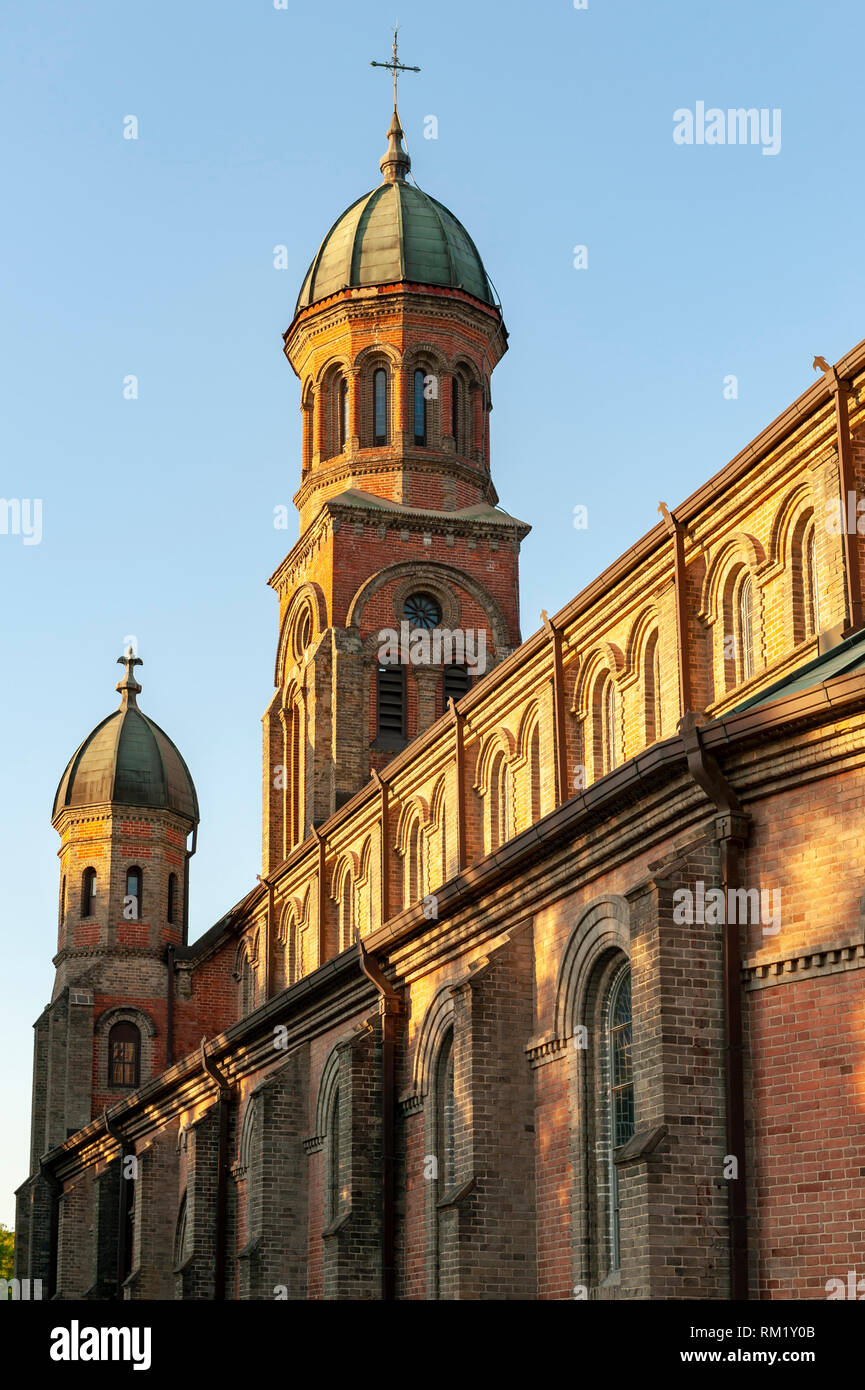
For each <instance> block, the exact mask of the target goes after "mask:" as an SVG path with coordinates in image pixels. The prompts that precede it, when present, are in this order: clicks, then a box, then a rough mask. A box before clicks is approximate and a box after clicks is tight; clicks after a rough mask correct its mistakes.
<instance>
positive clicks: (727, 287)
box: [0, 0, 865, 1223]
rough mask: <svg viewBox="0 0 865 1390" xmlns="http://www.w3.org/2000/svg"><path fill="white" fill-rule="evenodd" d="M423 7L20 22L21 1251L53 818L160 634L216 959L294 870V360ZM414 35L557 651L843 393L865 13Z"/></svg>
mask: <svg viewBox="0 0 865 1390" xmlns="http://www.w3.org/2000/svg"><path fill="white" fill-rule="evenodd" d="M396 4H397V0H391V3H389V4H388V5H382V4H379V3H378V2H377V0H367V3H364V4H362V5H358V4H357V3H349V0H329V3H328V4H327V5H320V4H309V3H305V0H288V8H287V9H286V10H278V9H276V8H274V4H273V0H235V3H228V2H227V0H211V2H210V3H207V4H203V3H192V0H186V3H182V2H181V3H178V0H174V2H173V3H167V2H166V0H149V3H148V4H146V5H135V6H130V5H122V4H118V3H117V0H90V2H89V3H88V4H86V5H69V4H68V3H58V2H57V0H41V3H39V4H36V5H34V4H33V0H6V4H5V5H4V11H3V17H2V24H3V30H4V32H3V57H2V68H3V83H2V89H3V95H2V99H0V113H2V129H3V133H4V140H3V146H4V148H3V155H2V183H3V195H4V196H3V202H4V215H3V217H2V219H0V243H2V259H3V264H4V268H5V274H4V276H3V282H4V283H3V287H2V317H0V321H2V325H3V333H2V339H0V354H2V370H0V429H2V455H0V457H2V472H0V495H2V496H4V497H6V498H30V499H35V498H39V499H41V500H42V506H43V536H42V540H41V543H40V544H38V545H30V546H26V545H24V544H23V538H22V537H20V536H18V537H16V536H11V535H0V572H2V596H3V605H2V614H3V621H2V636H0V642H2V648H0V650H2V671H3V680H2V685H0V700H2V729H3V758H2V766H3V781H2V788H3V795H2V804H0V815H2V834H0V853H2V865H0V872H2V900H3V909H4V910H3V916H2V923H3V933H4V940H3V946H4V949H5V953H6V960H7V970H6V972H5V980H4V988H3V1002H4V1015H3V1024H4V1027H3V1040H4V1046H3V1048H2V1051H0V1104H2V1115H3V1121H4V1124H3V1130H4V1142H3V1144H2V1146H0V1169H2V1172H0V1220H3V1221H6V1222H7V1223H8V1222H10V1221H11V1218H12V1198H11V1192H12V1189H13V1188H14V1186H16V1185H17V1184H18V1183H19V1182H20V1181H21V1180H23V1178H24V1177H25V1176H26V1173H27V1145H28V1138H27V1136H28V1130H29V1105H30V1084H31V1077H30V1065H31V1048H32V1033H31V1025H32V1023H33V1021H34V1019H35V1018H36V1016H37V1015H38V1013H39V1012H40V1010H41V1008H42V1007H43V1005H44V1004H45V1003H46V1001H47V1000H48V998H49V996H50V993H51V986H52V979H53V968H52V965H51V957H52V954H53V952H54V950H55V949H56V916H57V859H56V851H57V847H58V843H59V841H58V839H57V836H56V833H55V832H54V830H52V828H51V825H50V814H51V805H52V798H53V795H54V791H55V788H56V784H57V781H58V779H59V777H60V774H61V772H62V770H63V768H64V765H65V764H66V762H67V760H68V759H69V757H70V756H71V754H72V753H73V751H74V750H75V748H76V747H77V745H78V743H79V742H80V741H81V739H82V738H83V737H84V736H85V735H86V734H87V733H88V732H89V730H90V729H91V728H92V727H93V726H94V725H95V724H96V723H97V722H98V721H99V720H100V719H101V718H103V717H104V715H106V714H107V713H108V712H109V711H110V710H111V709H113V708H114V707H115V704H116V702H117V696H116V695H115V693H114V689H113V687H114V684H115V682H116V681H117V679H118V678H119V676H120V674H121V672H120V668H119V667H117V666H115V658H116V657H117V656H118V655H119V653H120V650H121V644H122V642H123V639H124V637H125V636H127V635H128V634H134V635H135V636H136V637H137V638H138V642H139V650H140V653H141V655H142V657H143V658H144V662H145V664H144V667H143V668H142V670H141V671H140V672H139V676H140V679H141V681H142V684H143V687H144V693H143V696H142V700H141V703H142V707H143V708H144V709H145V710H146V712H147V713H148V714H150V715H151V716H152V717H153V718H154V719H156V721H157V722H158V723H159V724H161V725H162V726H163V728H165V729H166V730H167V732H168V733H169V734H170V735H171V736H172V738H173V739H174V740H175V741H176V742H177V744H178V745H179V747H180V749H181V751H182V752H183V754H184V756H185V757H186V760H187V762H188V763H189V766H190V768H191V770H192V774H193V777H194V778H195V781H196V784H197V787H198V793H199V799H200V802H201V813H202V822H201V828H200V833H199V850H198V854H197V855H196V858H195V859H194V860H193V866H192V880H191V937H193V938H194V937H195V936H197V935H199V934H200V933H201V932H202V931H204V930H206V928H207V927H209V926H210V925H211V924H212V923H213V922H214V921H215V920H216V919H217V917H219V916H220V915H221V914H222V913H223V912H224V911H225V910H226V909H227V908H228V907H229V906H230V905H231V904H232V903H234V902H235V901H236V900H237V899H238V898H239V897H240V896H241V895H242V894H243V893H244V892H245V891H246V890H247V889H248V888H249V887H250V886H251V885H252V884H253V882H254V879H255V874H256V872H257V871H258V870H259V867H260V859H259V856H260V780H261V775H260V756H261V726H260V722H259V721H260V717H261V714H262V712H263V710H264V708H265V706H266V704H267V702H268V700H269V698H270V695H271V693H272V685H271V679H272V671H273V658H274V646H275V639H276V615H277V606H276V599H275V596H274V595H273V594H272V593H271V592H270V591H269V590H268V589H267V588H266V587H265V580H266V578H267V576H268V575H269V574H270V573H271V572H272V570H273V569H274V568H275V566H276V565H277V563H278V562H279V561H280V560H281V558H282V556H283V554H284V553H285V550H286V549H287V547H288V544H290V543H291V541H292V540H293V539H294V534H295V533H294V532H292V533H291V535H290V536H289V538H288V540H287V537H286V532H285V531H276V530H274V528H273V524H272V522H273V509H274V507H275V506H277V505H278V504H281V503H284V504H289V505H290V503H291V497H292V494H293V492H294V489H295V487H296V483H297V478H298V470H299V439H300V432H299V418H300V417H299V411H298V388H297V383H296V380H295V378H294V376H293V374H292V372H291V370H290V368H289V367H288V365H287V363H286V361H285V359H284V358H283V356H282V352H281V334H282V332H283V331H284V329H285V328H286V327H287V325H288V323H289V321H290V319H291V315H292V309H293V306H294V301H295V297H296V294H297V291H298V288H299V285H300V283H301V280H302V277H303V275H304V272H305V270H306V268H307V265H308V263H309V262H310V260H311V259H312V256H313V254H314V253H315V250H316V248H317V246H318V243H319V241H320V240H321V238H322V236H323V235H324V233H325V232H326V231H327V229H328V227H329V226H330V224H331V223H332V221H333V220H334V219H335V217H336V216H337V215H338V214H339V213H340V212H341V211H342V209H343V208H344V207H346V206H347V205H348V204H349V203H350V202H352V201H353V200H354V199H355V198H357V197H358V196H360V195H361V194H362V193H364V192H365V191H367V190H368V189H369V188H372V187H373V186H374V185H375V184H376V183H377V182H378V181H379V173H378V160H379V158H380V156H381V154H382V153H383V151H384V148H385V131H386V128H387V125H388V121H389V117H390V108H389V78H388V77H387V75H386V74H384V73H382V72H377V71H374V70H373V69H371V68H370V67H369V62H370V59H372V58H377V59H382V58H386V57H387V56H388V52H389V45H390V32H389V30H390V26H391V25H392V23H393V19H394V14H393V8H394V5H396ZM398 9H399V18H400V23H401V26H402V29H401V57H402V59H403V60H404V61H405V62H408V63H418V64H420V65H421V66H422V67H423V72H422V74H421V75H420V76H416V75H411V76H408V77H406V78H405V79H404V80H403V82H402V84H401V99H400V106H401V114H402V118H403V124H404V126H405V129H406V136H407V143H408V146H409V149H410V152H411V154H412V157H413V165H414V173H415V176H416V178H417V180H418V182H419V184H420V185H421V187H422V188H424V189H426V190H427V191H429V192H430V193H432V194H434V195H435V196H436V197H437V198H439V199H440V200H441V201H442V202H444V203H445V204H447V205H448V206H449V207H451V208H452V209H453V210H454V212H455V213H456V214H457V215H458V216H459V218H460V219H461V220H462V221H463V222H464V223H465V225H466V226H467V228H468V230H469V232H470V233H471V234H472V236H473V237H474V239H475V241H476V242H477V245H478V247H479V249H480V251H481V254H482V255H483V257H484V260H485V262H486V265H487V268H488V271H489V273H490V275H491V276H492V278H493V281H494V283H495V285H496V287H497V289H498V291H499V293H500V295H501V299H502V304H503V307H504V313H505V320H506V323H507V325H508V328H509V331H510V343H511V347H510V351H509V352H508V354H507V356H506V357H505V359H504V361H503V362H502V363H501V365H500V366H499V368H498V369H497V371H496V374H495V378H494V382H493V401H494V407H495V408H494V412H493V417H492V430H493V435H492V440H493V455H492V464H493V473H494V477H495V481H496V486H497V487H498V490H499V494H500V497H501V502H502V505H503V506H504V507H505V508H507V510H508V511H511V512H513V513H514V514H516V515H517V516H520V517H522V518H524V519H525V520H527V521H529V522H531V523H532V525H533V527H534V530H533V532H532V534H531V535H530V537H529V538H528V540H527V542H526V544H525V546H524V549H523V561H522V600H523V633H524V635H528V634H529V633H530V632H532V631H533V630H534V629H535V628H536V627H537V626H538V614H539V612H540V609H541V608H546V609H548V610H549V611H550V612H551V613H552V612H554V611H555V610H556V609H557V608H559V607H561V606H562V605H563V604H564V603H565V602H566V601H567V600H568V599H569V598H570V597H571V596H572V595H573V594H574V593H576V592H577V591H578V590H579V589H580V588H581V587H582V586H583V585H584V584H585V583H586V582H587V581H588V580H589V579H591V578H592V577H593V576H594V575H595V574H596V573H597V572H598V571H599V570H600V569H601V568H602V567H603V566H604V565H605V564H607V563H608V562H609V561H611V560H613V559H614V558H615V557H616V556H617V555H618V554H620V553H621V551H622V550H624V549H625V548H626V547H627V546H628V545H629V544H630V543H631V542H632V541H634V540H635V538H636V537H638V536H639V535H641V534H642V533H643V532H644V531H646V530H648V529H649V528H650V527H651V526H652V525H653V524H654V522H655V520H656V519H657V510H656V509H657V504H658V501H659V500H660V499H663V500H664V501H666V502H667V503H669V505H670V506H674V505H675V504H676V503H677V502H678V501H680V500H681V499H682V498H683V497H684V496H686V495H687V494H688V493H689V492H691V491H692V490H693V489H694V488H695V487H696V486H697V485H698V484H699V483H700V482H701V481H703V480H704V479H705V478H707V477H708V476H710V475H711V474H712V473H714V472H716V471H717V469H719V468H720V467H722V466H723V464H724V463H725V462H726V461H727V460H728V459H729V458H730V457H731V456H732V455H733V454H734V453H735V452H736V451H737V450H738V449H739V448H741V447H742V446H743V445H744V444H746V443H747V442H748V440H749V439H750V438H752V437H753V435H754V434H756V433H757V432H758V431H759V429H761V428H762V426H763V425H764V424H766V423H768V421H769V420H770V419H772V418H773V417H774V416H775V415H776V414H777V413H778V411H779V410H781V409H782V408H783V407H784V406H785V405H786V404H787V403H788V402H789V401H790V400H792V399H793V398H794V397H795V396H796V395H798V394H799V393H800V391H802V390H803V389H804V388H805V387H807V386H808V384H809V383H810V381H811V380H813V373H812V372H811V366H810V364H811V359H812V357H813V355H814V354H815V353H822V354H825V356H826V357H827V358H828V359H829V360H830V361H834V360H837V358H838V357H840V356H841V355H842V354H843V353H844V352H845V351H846V350H848V349H849V348H850V347H851V346H853V344H855V343H856V342H858V340H859V339H860V338H861V337H862V336H863V326H865V325H863V316H862V313H861V305H862V288H863V286H862V279H863V267H862V257H861V239H862V233H861V229H862V226H863V221H865V218H863V197H865V191H863V183H862V179H861V178H860V177H859V173H858V170H859V162H860V161H859V157H858V155H857V137H858V133H859V130H860V126H861V91H862V83H861V52H860V49H861V44H860V43H859V36H860V34H861V20H862V12H861V5H860V4H858V3H856V0H821V3H819V4H818V3H816V0H813V2H810V3H805V0H760V2H759V3H755V0H725V3H724V4H709V3H705V0H703V3H698V4H695V3H694V0H655V3H652V4H648V3H646V2H645V0H617V2H616V0H589V8H588V10H587V11H577V10H575V9H574V7H573V3H572V0H542V2H541V3H539V4H535V5H526V4H525V3H517V2H516V0H495V3H493V0H474V3H472V4H471V5H467V4H466V3H465V0H460V2H459V3H457V0H438V3H436V4H435V5H429V4H427V3H423V4H421V3H418V2H417V0H399V4H398ZM698 101H703V102H704V103H705V105H706V107H712V106H717V107H720V108H722V109H726V108H729V107H739V106H745V107H751V106H754V107H757V108H768V109H774V108H780V110H781V113H782V147H781V151H780V153H779V154H777V155H776V156H765V155H763V154H762V152H761V149H760V147H751V146H708V145H699V146H698V145H693V146H690V147H687V146H678V145H676V144H674V142H673V138H672V133H673V112H674V111H675V110H676V109H678V108H683V107H688V108H691V109H694V108H695V106H696V103H697V102H698ZM430 114H432V115H435V116H437V118H438V139H437V140H425V139H424V138H423V121H424V117H425V116H427V115H430ZM129 115H134V116H136V117H137V119H138V122H139V137H140V138H139V139H138V140H136V141H132V140H124V139H123V121H124V117H126V116H129ZM578 244H580V245H586V246H587V247H588V268H587V269H585V270H576V269H574V266H573V248H574V246H575V245H578ZM276 245H285V246H286V247H287V249H288V264H289V269H287V270H276V269H275V268H274V265H273V248H274V246H276ZM129 374H134V375H136V376H137V377H138V379H139V392H140V394H139V398H138V399H137V400H124V398H123V380H124V377H126V376H127V375H129ZM728 374H735V375H736V376H737V378H738V382H739V396H738V399H737V400H726V399H725V398H724V394H723V382H724V378H725V376H727V375H728ZM579 504H584V505H586V506H587V507H588V509H589V528H588V530H586V531H577V530H575V529H574V527H573V525H572V519H573V510H574V507H575V506H577V505H579Z"/></svg>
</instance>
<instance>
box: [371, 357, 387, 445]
mask: <svg viewBox="0 0 865 1390" xmlns="http://www.w3.org/2000/svg"><path fill="white" fill-rule="evenodd" d="M372 404H373V443H374V444H387V372H386V371H385V369H384V367H379V368H377V370H376V371H375V372H374V373H373V378H372Z"/></svg>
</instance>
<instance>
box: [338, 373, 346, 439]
mask: <svg viewBox="0 0 865 1390" xmlns="http://www.w3.org/2000/svg"><path fill="white" fill-rule="evenodd" d="M337 402H338V411H339V452H340V453H341V454H342V453H344V452H345V447H346V445H347V444H348V377H347V376H343V377H340V381H339V390H338V393H337Z"/></svg>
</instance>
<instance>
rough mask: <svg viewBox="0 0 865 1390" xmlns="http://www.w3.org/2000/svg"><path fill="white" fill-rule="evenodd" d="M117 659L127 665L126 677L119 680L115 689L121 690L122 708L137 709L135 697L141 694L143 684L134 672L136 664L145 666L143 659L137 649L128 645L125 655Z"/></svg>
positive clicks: (120, 663)
mask: <svg viewBox="0 0 865 1390" xmlns="http://www.w3.org/2000/svg"><path fill="white" fill-rule="evenodd" d="M117 661H118V664H119V665H120V666H125V667H126V677H125V679H124V680H122V681H118V682H117V684H116V685H115V687H114V689H115V690H119V691H120V696H121V699H120V708H121V709H137V708H138V705H137V703H136V700H135V697H136V695H140V694H141V686H140V685H139V684H138V681H137V680H136V679H135V676H134V675H133V674H132V673H133V671H134V669H135V667H136V666H143V665H144V662H143V661H142V660H141V657H140V656H136V655H135V649H134V648H133V647H127V648H126V651H125V652H124V654H123V656H119V657H118V658H117Z"/></svg>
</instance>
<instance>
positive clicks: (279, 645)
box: [273, 581, 327, 688]
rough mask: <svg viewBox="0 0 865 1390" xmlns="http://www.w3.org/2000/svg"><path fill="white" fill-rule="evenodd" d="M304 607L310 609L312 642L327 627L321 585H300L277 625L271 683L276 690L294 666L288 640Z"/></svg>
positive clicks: (309, 583) (325, 606) (325, 608)
mask: <svg viewBox="0 0 865 1390" xmlns="http://www.w3.org/2000/svg"><path fill="white" fill-rule="evenodd" d="M305 607H308V608H309V609H310V612H311V616H312V640H313V641H314V640H315V638H316V637H317V636H319V635H320V634H321V633H322V632H323V631H324V629H325V628H326V627H327V604H326V602H325V597H324V591H323V590H322V588H321V585H319V584H313V583H311V582H309V581H308V582H307V583H305V584H301V586H300V588H299V589H298V590H297V591H296V593H295V594H294V595H293V597H292V600H291V602H290V604H289V605H288V607H287V608H286V610H285V612H284V614H283V616H282V622H281V623H280V625H279V636H278V638H277V642H276V664H275V666H274V671H273V683H274V685H275V686H276V687H277V688H281V687H282V684H283V682H284V680H285V678H286V675H287V674H288V671H289V670H290V668H291V666H292V665H293V664H294V659H293V656H292V654H291V652H290V649H289V639H290V637H291V634H292V632H293V631H294V625H295V622H296V620H297V618H298V617H299V615H300V613H301V611H302V609H303V608H305Z"/></svg>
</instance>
